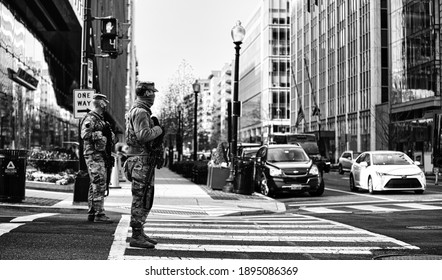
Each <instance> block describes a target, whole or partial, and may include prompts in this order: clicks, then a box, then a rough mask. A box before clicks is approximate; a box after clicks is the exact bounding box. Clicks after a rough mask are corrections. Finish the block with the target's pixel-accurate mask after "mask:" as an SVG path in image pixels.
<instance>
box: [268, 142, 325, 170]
mask: <svg viewBox="0 0 442 280" xmlns="http://www.w3.org/2000/svg"><path fill="white" fill-rule="evenodd" d="M272 137H273V141H274V143H275V144H300V145H301V146H302V148H303V149H304V151H305V152H306V153H307V155H308V156H309V157H310V158H311V159H312V160H313V162H314V163H315V164H316V165H317V166H318V168H319V172H320V173H321V175H323V173H324V172H325V173H328V172H329V171H330V167H331V164H330V159H329V158H327V157H326V156H325V155H321V153H320V151H319V146H318V141H317V139H316V136H315V135H314V134H311V133H275V134H273V135H272Z"/></svg>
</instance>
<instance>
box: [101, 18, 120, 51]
mask: <svg viewBox="0 0 442 280" xmlns="http://www.w3.org/2000/svg"><path fill="white" fill-rule="evenodd" d="M101 52H103V53H107V54H109V56H111V57H116V56H118V20H117V19H116V18H107V19H102V20H101Z"/></svg>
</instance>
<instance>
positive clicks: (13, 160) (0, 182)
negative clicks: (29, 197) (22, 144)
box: [0, 150, 28, 202]
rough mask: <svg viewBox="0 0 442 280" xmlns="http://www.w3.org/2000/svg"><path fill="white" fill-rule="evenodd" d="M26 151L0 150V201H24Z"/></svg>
mask: <svg viewBox="0 0 442 280" xmlns="http://www.w3.org/2000/svg"><path fill="white" fill-rule="evenodd" d="M27 157H28V151H27V150H0V200H8V201H13V202H21V201H22V200H24V199H25V185H26V160H27Z"/></svg>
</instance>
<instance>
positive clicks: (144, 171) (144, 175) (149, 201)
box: [126, 156, 155, 228]
mask: <svg viewBox="0 0 442 280" xmlns="http://www.w3.org/2000/svg"><path fill="white" fill-rule="evenodd" d="M126 164H127V169H128V172H129V173H130V177H131V179H132V206H131V218H130V226H131V227H134V228H139V227H142V226H143V225H144V223H145V222H146V218H147V216H148V215H149V213H150V210H151V209H152V205H153V199H154V190H155V187H154V181H155V166H154V165H152V163H151V162H150V160H148V157H145V156H136V157H130V158H129V159H128V160H127V163H126Z"/></svg>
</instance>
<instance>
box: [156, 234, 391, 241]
mask: <svg viewBox="0 0 442 280" xmlns="http://www.w3.org/2000/svg"><path fill="white" fill-rule="evenodd" d="M152 237H153V238H165V239H187V240H218V241H220V240H226V239H228V240H232V241H263V240H265V241H272V242H277V241H279V242H347V243H357V242H385V241H386V240H385V239H384V238H379V237H377V236H358V235H355V236H331V235H328V236H324V235H320V236H311V235H310V234H305V235H293V236H262V235H225V234H224V235H195V234H181V233H166V234H165V233H161V234H158V235H156V234H153V235H152Z"/></svg>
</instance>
